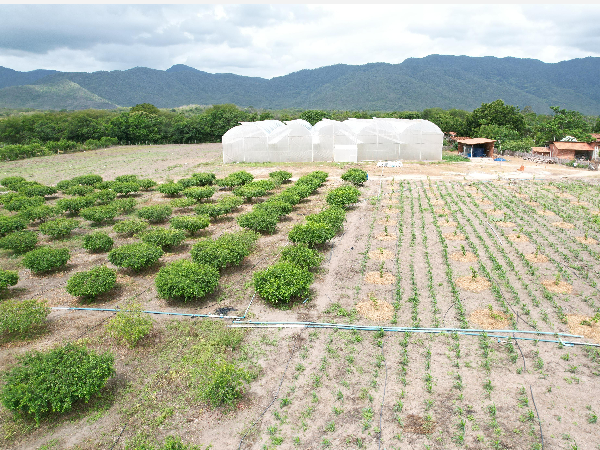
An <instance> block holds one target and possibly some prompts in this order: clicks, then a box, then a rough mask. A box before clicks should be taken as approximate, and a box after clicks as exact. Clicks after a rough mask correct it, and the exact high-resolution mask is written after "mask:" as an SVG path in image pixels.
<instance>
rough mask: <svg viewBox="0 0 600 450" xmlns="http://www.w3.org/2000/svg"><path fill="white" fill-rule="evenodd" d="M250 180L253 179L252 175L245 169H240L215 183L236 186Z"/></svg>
mask: <svg viewBox="0 0 600 450" xmlns="http://www.w3.org/2000/svg"><path fill="white" fill-rule="evenodd" d="M252 180H254V175H252V174H251V173H248V172H246V171H245V170H240V171H238V172H233V173H231V174H229V175H227V176H226V177H225V178H223V179H220V180H217V184H218V185H219V186H223V187H236V186H242V185H244V184H246V183H250V182H251V181H252Z"/></svg>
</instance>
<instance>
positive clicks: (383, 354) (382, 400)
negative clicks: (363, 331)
mask: <svg viewBox="0 0 600 450" xmlns="http://www.w3.org/2000/svg"><path fill="white" fill-rule="evenodd" d="M384 344H385V337H384V338H382V339H381V356H383V364H384V367H385V383H384V385H383V398H382V399H381V408H380V409H379V446H378V448H379V449H380V450H381V435H382V434H383V430H382V429H381V416H382V415H383V403H384V402H385V390H386V388H387V379H388V370H387V362H386V361H385V353H384V351H383V345H384ZM384 450H385V449H384Z"/></svg>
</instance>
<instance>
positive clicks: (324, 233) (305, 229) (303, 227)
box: [288, 222, 335, 247]
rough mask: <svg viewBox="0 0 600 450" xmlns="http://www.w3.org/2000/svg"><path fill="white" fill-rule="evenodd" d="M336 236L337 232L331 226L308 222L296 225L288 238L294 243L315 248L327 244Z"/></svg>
mask: <svg viewBox="0 0 600 450" xmlns="http://www.w3.org/2000/svg"><path fill="white" fill-rule="evenodd" d="M334 236H335V230H334V229H333V228H332V227H331V226H329V225H327V224H324V223H317V222H307V223H303V224H297V225H294V227H293V228H292V229H291V230H290V234H289V235H288V238H289V240H290V241H292V242H295V243H298V244H306V245H308V246H309V247H313V246H315V245H318V244H323V243H325V242H327V241H328V240H330V239H331V238H333V237H334Z"/></svg>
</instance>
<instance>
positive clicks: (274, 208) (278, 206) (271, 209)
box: [254, 198, 294, 217]
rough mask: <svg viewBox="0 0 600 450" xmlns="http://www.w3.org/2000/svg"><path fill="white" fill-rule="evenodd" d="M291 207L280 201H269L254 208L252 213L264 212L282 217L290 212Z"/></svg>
mask: <svg viewBox="0 0 600 450" xmlns="http://www.w3.org/2000/svg"><path fill="white" fill-rule="evenodd" d="M292 209H294V208H293V206H292V205H290V204H289V203H287V202H285V201H283V200H280V199H278V198H277V199H273V198H271V199H269V200H267V201H266V202H262V203H259V204H258V205H256V206H255V207H254V211H265V212H267V213H269V214H272V215H274V216H277V217H283V216H285V215H287V214H289V213H291V212H292Z"/></svg>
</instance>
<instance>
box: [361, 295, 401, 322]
mask: <svg viewBox="0 0 600 450" xmlns="http://www.w3.org/2000/svg"><path fill="white" fill-rule="evenodd" d="M356 311H358V314H360V315H361V316H362V317H364V318H365V319H369V320H372V321H374V322H389V321H390V320H392V317H393V316H394V307H393V306H392V305H390V304H389V303H388V302H386V301H383V300H377V299H376V298H375V297H373V296H372V295H370V296H369V299H368V300H365V301H364V302H360V303H357V304H356Z"/></svg>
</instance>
